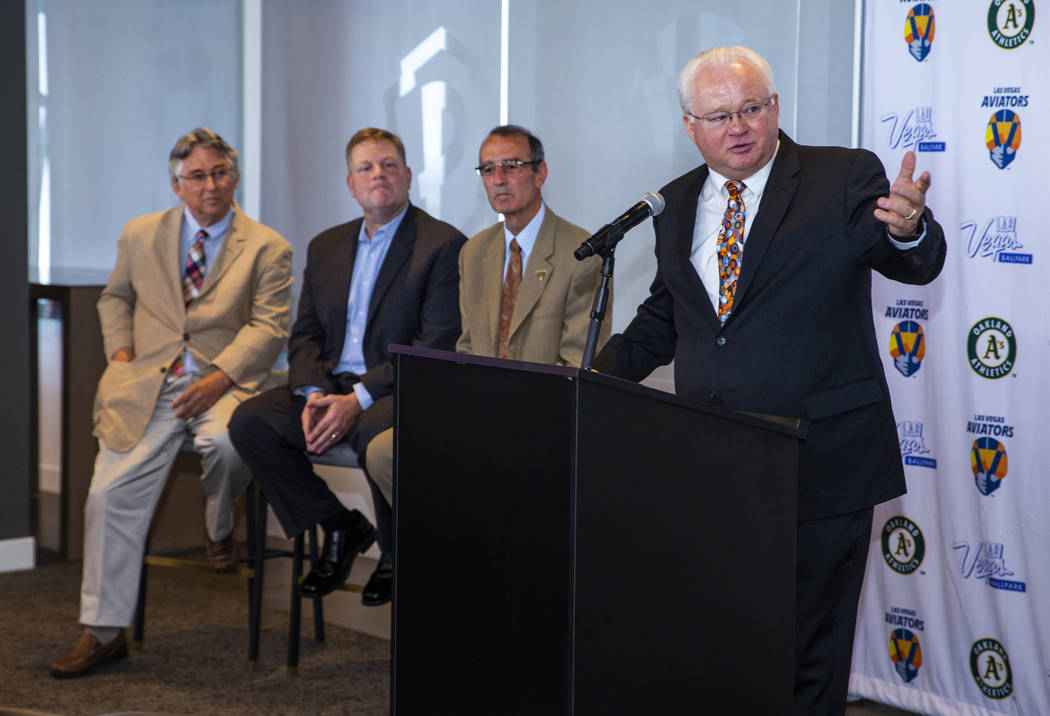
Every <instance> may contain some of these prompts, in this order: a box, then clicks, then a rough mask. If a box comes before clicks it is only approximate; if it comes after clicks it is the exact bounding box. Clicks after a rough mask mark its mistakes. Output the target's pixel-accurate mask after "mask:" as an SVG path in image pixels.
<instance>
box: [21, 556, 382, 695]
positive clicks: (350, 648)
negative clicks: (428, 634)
mask: <svg viewBox="0 0 1050 716" xmlns="http://www.w3.org/2000/svg"><path fill="white" fill-rule="evenodd" d="M149 585H150V586H149V589H150V591H149V598H148V600H147V611H146V635H145V640H144V648H143V650H142V651H141V652H132V654H131V657H130V658H129V659H128V660H126V661H124V662H122V663H120V664H119V665H113V666H105V667H102V669H100V670H99V671H98V672H96V673H95V674H94V675H91V676H88V677H84V678H80V679H67V680H57V679H53V678H51V676H50V675H49V673H48V667H49V665H50V664H51V663H52V662H53V661H55V660H57V659H58V658H60V657H62V656H63V655H65V653H67V652H68V651H69V650H70V649H72V648H73V646H74V645H75V644H76V642H77V640H78V639H79V638H80V633H81V628H80V627H79V625H78V624H77V610H78V604H79V596H78V595H79V588H80V564H79V563H54V564H49V565H45V566H42V567H38V568H37V569H35V570H31V571H27V572H14V573H9V574H0V716H2V715H4V714H7V713H12V712H13V713H18V711H17V710H19V709H21V710H32V711H39V712H43V713H46V714H63V715H64V716H74V715H78V714H84V715H90V716H97V715H100V714H112V713H116V712H138V713H148V714H216V715H217V716H222V715H225V714H230V715H231V716H234V715H236V716H240V715H242V714H354V715H355V716H356V715H361V716H371V715H377V716H378V715H379V714H388V713H389V710H390V707H389V694H390V643H389V642H387V641H384V640H382V639H377V638H375V637H371V636H367V635H364V634H360V633H357V632H354V631H351V630H349V629H345V628H342V627H338V626H334V625H331V624H329V625H327V626H326V634H325V636H326V641H325V642H324V643H320V644H318V643H316V642H315V641H314V640H313V632H312V627H311V626H310V625H309V624H307V623H306V622H305V620H304V625H303V639H302V642H301V643H302V646H301V652H300V660H299V675H298V676H297V677H295V678H289V677H288V676H286V674H285V649H286V629H287V615H286V614H282V613H279V612H269V611H267V612H264V613H263V630H262V636H261V642H260V643H261V647H260V655H259V663H258V667H257V669H256V670H255V671H254V672H252V671H250V670H249V669H248V660H247V654H248V598H247V586H246V582H245V581H244V580H242V579H238V578H235V577H227V576H222V577H220V576H213V575H210V574H204V573H200V574H198V573H193V572H187V571H185V570H183V571H179V572H177V573H176V572H175V570H168V569H154V570H152V571H151V573H150V582H149ZM304 611H305V612H306V614H309V612H308V610H304ZM129 637H130V632H129Z"/></svg>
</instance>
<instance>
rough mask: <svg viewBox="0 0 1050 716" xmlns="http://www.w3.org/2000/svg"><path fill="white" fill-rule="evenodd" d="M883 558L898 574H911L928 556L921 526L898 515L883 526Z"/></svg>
mask: <svg viewBox="0 0 1050 716" xmlns="http://www.w3.org/2000/svg"><path fill="white" fill-rule="evenodd" d="M881 541H882V558H883V559H884V560H886V564H887V566H889V568H890V569H892V570H893V571H894V572H897V573H898V574H911V573H912V572H914V571H915V570H916V569H918V568H919V565H920V564H922V558H923V557H925V556H926V540H925V539H924V538H923V536H922V530H920V529H919V526H918V525H917V524H915V523H914V522H912V521H911V520H909V519H908V518H907V517H904V516H902V515H897V516H896V517H891V518H889V519H888V520H886V524H885V525H883V526H882V540H881Z"/></svg>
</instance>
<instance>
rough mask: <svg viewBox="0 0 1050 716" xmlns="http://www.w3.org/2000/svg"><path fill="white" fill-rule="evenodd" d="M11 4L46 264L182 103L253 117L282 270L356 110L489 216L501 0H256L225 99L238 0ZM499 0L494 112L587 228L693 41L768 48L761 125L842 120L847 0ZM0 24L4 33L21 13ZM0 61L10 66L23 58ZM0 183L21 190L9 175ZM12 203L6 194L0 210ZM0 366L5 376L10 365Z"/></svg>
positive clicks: (317, 212) (627, 303)
mask: <svg viewBox="0 0 1050 716" xmlns="http://www.w3.org/2000/svg"><path fill="white" fill-rule="evenodd" d="M26 6H27V7H29V8H30V11H31V13H33V14H35V13H36V11H37V9H38V8H44V9H46V12H47V33H46V36H47V52H46V55H47V60H48V62H47V64H48V70H49V72H48V83H47V84H48V91H47V93H46V95H42V94H40V93H38V92H37V91H36V87H37V86H38V83H39V75H38V73H37V69H38V68H37V63H36V57H37V47H36V23H35V22H30V23H29V25H30V32H29V33H28V34H27V37H28V41H29V58H30V62H29V68H28V70H29V72H28V75H29V86H30V88H31V89H32V91H31V92H30V93H29V97H30V101H29V117H30V118H31V121H30V122H29V143H28V146H29V150H30V165H29V169H28V174H27V176H28V184H29V204H30V227H29V235H28V245H29V247H30V263H33V262H34V261H35V257H36V256H37V251H38V243H37V242H38V234H39V231H40V228H41V226H42V225H43V226H46V225H47V224H48V223H50V226H51V230H50V235H51V264H52V266H58V267H85V268H96V269H109V268H110V267H111V266H112V264H113V262H114V260H115V257H116V241H115V239H116V237H117V235H118V233H119V232H120V230H121V228H122V226H123V224H124V223H125V222H126V221H127V220H128V219H129V218H131V217H133V216H135V215H137V214H141V213H145V212H148V211H156V210H159V209H163V208H166V207H168V206H171V205H173V204H174V203H175V198H174V197H173V196H172V194H171V190H170V188H169V186H168V180H167V176H166V171H165V169H166V167H165V165H166V157H167V153H168V151H169V149H170V147H171V145H172V143H173V142H174V140H175V139H176V137H177V136H178V135H179V134H181V133H183V132H184V131H186V130H188V129H190V128H192V127H193V126H196V125H200V124H203V125H208V126H211V127H212V128H213V129H216V130H217V131H219V132H220V133H221V134H222V135H223V136H225V137H226V138H227V139H228V140H229V141H230V142H231V143H233V144H234V145H235V146H238V147H241V148H242V149H243V147H242V145H241V141H242V139H243V137H244V136H246V133H245V131H244V127H245V126H246V123H245V119H246V117H245V115H246V114H248V115H249V116H247V120H248V124H254V123H257V125H258V129H259V131H260V132H261V137H262V141H261V142H260V143H259V146H260V148H259V150H258V151H254V150H253V149H252V148H251V147H249V148H246V150H245V151H242V164H243V165H244V166H245V167H247V168H248V170H249V171H251V172H256V173H258V175H259V182H260V203H259V208H258V217H257V218H259V219H261V220H262V221H263V222H265V223H267V224H270V225H271V226H273V227H274V228H276V229H277V230H278V231H280V232H281V233H282V234H284V235H285V236H286V237H287V238H288V239H289V241H291V242H292V244H293V246H294V247H295V249H296V268H295V271H296V277H297V281H298V277H299V276H300V275H301V271H302V262H303V257H304V256H305V248H306V244H307V242H308V241H309V239H310V238H311V237H312V236H314V235H315V234H316V233H317V232H318V231H320V230H321V229H323V228H325V227H327V226H330V225H332V224H335V223H338V222H342V221H346V220H349V219H351V218H354V217H356V216H358V215H359V213H360V212H359V210H358V208H357V206H356V204H355V203H354V202H353V200H352V199H351V198H350V197H349V195H348V193H347V191H346V188H345V183H344V182H345V174H346V169H345V165H344V163H343V147H344V146H345V143H346V141H347V139H348V138H349V136H350V135H351V134H352V133H353V132H354V131H355V130H357V129H359V128H360V127H362V126H366V125H375V126H381V127H387V128H389V129H391V130H393V131H395V132H397V133H398V134H400V135H401V136H402V137H403V139H404V140H405V144H406V147H407V150H408V159H409V165H410V166H411V167H412V168H413V170H414V173H415V180H414V183H413V189H412V198H413V201H414V202H416V203H417V204H419V205H421V206H423V207H424V208H426V209H427V210H428V211H430V212H431V213H433V214H435V215H437V216H439V217H440V218H442V219H445V220H446V221H449V222H451V223H453V224H455V225H456V226H458V227H459V228H460V229H461V230H463V231H464V232H465V233H467V234H468V235H471V234H473V233H475V232H477V231H479V230H480V229H482V228H483V227H485V226H487V225H488V224H490V223H492V222H493V221H495V220H496V216H495V215H494V214H493V212H492V211H491V210H490V208H489V207H488V204H487V202H486V200H485V196H484V192H483V189H482V186H481V182H480V180H479V179H478V177H476V176H475V175H474V174H473V172H472V167H473V166H474V165H475V163H476V160H477V149H478V146H479V144H480V143H481V140H482V139H483V138H484V136H485V134H486V133H487V131H488V130H489V129H490V128H491V127H493V126H494V125H496V124H497V123H498V122H499V120H500V114H499V111H500V51H501V39H500V38H501V27H500V15H501V2H500V0H418V1H413V2H390V1H389V0H353V1H349V0H348V1H346V2H337V1H335V0H312V1H310V2H296V3H291V2H286V1H285V0H261V1H260V3H259V4H258V7H259V8H261V14H262V30H261V38H256V39H260V41H261V48H262V49H261V57H262V59H261V67H259V68H258V70H259V72H258V74H259V76H260V77H261V89H260V93H261V98H259V99H258V100H257V102H258V105H259V106H260V107H261V111H258V112H256V110H255V109H252V108H251V107H253V106H254V105H252V104H250V106H249V108H248V109H247V110H246V109H245V106H244V99H243V98H244V96H245V81H244V79H243V78H244V77H245V76H246V74H245V69H246V68H245V67H244V62H245V60H243V59H242V53H243V48H242V45H243V44H244V42H243V41H242V32H243V25H244V23H243V21H242V19H243V17H244V15H245V8H253V7H255V6H256V4H255V3H254V2H252V0H243V2H242V0H179V1H176V0H107V1H106V2H101V1H97V2H82V1H79V0H46V3H45V2H44V0H27V1H26ZM5 8H6V10H5V12H9V13H10V12H13V11H12V10H11V6H10V4H8V5H6V6H5ZM509 10H510V11H509V32H508V38H509V54H508V102H509V117H508V118H509V121H511V122H515V123H519V124H523V125H525V126H527V127H529V128H531V129H533V130H534V131H535V132H536V133H537V134H538V136H540V138H541V139H542V140H543V141H544V144H545V145H546V149H547V157H548V164H549V165H550V178H549V179H548V183H547V185H546V186H545V187H544V197H545V199H546V200H547V202H548V203H549V205H550V206H551V207H552V208H553V209H554V210H555V211H556V212H558V213H559V214H561V215H562V216H564V217H565V218H567V219H569V220H570V221H573V222H575V223H577V224H579V225H581V226H583V227H585V228H588V229H592V230H593V229H596V228H597V227H599V226H601V225H602V224H603V223H605V222H606V221H607V220H608V219H609V218H611V217H613V216H615V215H617V214H619V213H620V212H621V211H622V210H623V209H625V208H626V207H627V206H629V205H631V204H633V203H634V202H635V201H636V200H637V199H638V198H639V197H640V196H641V195H642V194H643V193H644V192H646V191H651V190H656V189H657V188H659V187H660V186H662V185H663V184H665V183H666V182H668V181H670V180H671V179H673V178H674V177H675V176H677V175H679V174H681V173H682V172H684V171H687V170H688V169H690V168H692V167H694V166H695V165H697V164H698V163H699V162H700V157H699V153H698V152H697V150H696V148H695V147H694V146H693V145H692V144H691V142H690V141H689V140H688V138H687V137H686V135H685V133H684V131H683V129H682V124H681V119H680V110H679V109H678V105H677V100H676V96H675V83H676V79H677V75H678V72H679V70H680V69H681V67H682V65H684V64H685V62H686V61H687V60H688V59H689V58H690V57H692V56H693V55H694V54H696V53H697V52H699V51H700V50H702V49H705V48H707V47H709V46H712V45H716V44H746V45H749V46H751V47H753V48H754V49H756V50H757V51H759V52H760V53H762V54H764V55H765V56H766V57H767V58H768V59H769V61H770V63H771V65H772V67H773V71H774V73H775V75H776V81H777V88H778V90H779V92H780V96H781V118H782V124H783V126H784V128H785V129H786V130H787V131H788V132H789V133H790V134H792V135H793V136H794V138H795V139H796V140H799V141H801V142H805V143H818V144H848V143H849V141H850V126H851V117H850V108H851V96H852V86H851V82H852V61H853V34H854V33H853V19H854V18H853V11H854V3H852V2H831V1H830V0H795V1H794V2H785V0H756V1H755V2H750V3H726V2H722V1H721V0H663V1H661V2H659V3H650V4H644V3H639V2H637V0H573V1H571V2H570V1H567V0H509ZM4 26H5V28H6V29H5V32H10V31H13V30H12V28H14V29H17V28H20V27H22V24H21V22H19V23H10V22H8V23H4ZM428 38H430V39H431V40H432V41H433V40H435V39H442V38H443V43H442V44H443V46H442V47H440V48H432V49H434V51H433V52H431V53H429V54H427V53H425V52H424V51H425V49H426V48H427V44H426V42H427V40H428ZM249 44H251V43H249ZM19 45H20V43H19V44H15V43H14V42H8V43H5V45H4V50H3V51H4V52H7V53H10V54H19V52H20V49H19ZM420 53H424V56H423V57H422V58H420V57H419V55H420ZM413 58H417V60H418V61H413ZM12 66H14V65H10V64H9V65H5V67H12ZM247 69H249V70H251V69H253V68H252V67H249V68H247ZM248 74H249V75H251V74H252V73H251V72H249V73H248ZM5 75H6V77H5V82H9V81H11V77H15V78H16V79H18V78H20V77H21V76H22V73H21V72H7V73H5ZM247 94H248V96H251V88H249V91H248V93H247ZM12 108H14V109H12ZM21 111H22V110H20V109H18V108H17V107H15V105H11V104H8V105H6V108H5V117H8V118H10V117H14V118H15V120H16V121H15V123H16V124H17V123H18V120H19V118H20V117H24V115H23V114H21ZM256 113H257V114H258V115H259V116H255V114H256ZM41 117H42V118H43V125H41V122H40V119H41ZM5 121H6V120H5ZM41 126H44V127H45V130H46V131H43V132H41V131H40V127H41ZM24 128H25V125H22V127H21V128H19V132H22V131H23V130H24ZM7 136H21V135H20V134H18V133H14V134H8V135H7ZM44 155H47V156H48V157H50V160H51V166H50V171H51V180H50V207H51V208H50V213H49V215H48V216H46V217H45V220H44V221H43V222H39V221H38V213H39V207H40V206H41V200H42V197H43V193H42V191H41V186H42V183H41V169H42V166H43V164H42V161H41V158H42V157H43V156H44ZM21 174H22V173H21V172H19V171H13V172H12V171H8V172H6V173H5V176H7V177H14V178H15V179H17V178H18V177H20V176H21ZM5 197H6V198H8V199H10V200H11V201H12V202H14V204H15V205H17V207H24V205H25V202H24V197H23V198H22V199H21V200H20V199H19V198H18V196H17V194H16V193H14V192H5ZM20 202H21V203H20ZM16 215H17V216H18V217H24V212H22V213H19V212H15V213H12V212H7V213H6V216H7V217H12V216H16ZM6 223H7V227H8V230H9V232H10V235H11V236H13V237H21V236H24V235H26V232H25V229H24V228H22V227H21V225H12V221H11V219H10V218H8V219H7V220H6ZM17 223H18V219H16V220H15V224H17ZM14 243H18V244H19V245H18V247H16V252H15V254H16V256H15V259H16V260H14V261H9V262H7V265H8V266H9V267H10V266H24V265H25V258H26V257H25V253H24V250H25V243H26V242H21V241H19V240H18V239H17V238H16V240H15V241H14ZM652 245H653V234H652V229H651V226H650V225H649V224H644V225H642V226H640V227H638V228H637V229H635V230H634V231H632V232H631V234H630V235H629V236H628V238H627V239H626V240H625V241H624V242H623V243H622V244H621V245H620V248H619V250H618V252H617V259H618V260H617V276H616V282H615V300H614V304H613V312H612V324H613V328H614V329H620V328H622V327H623V326H624V325H626V323H627V322H628V321H629V320H630V318H631V317H632V316H633V314H634V309H635V307H636V306H637V304H638V303H639V302H640V301H641V300H642V299H644V297H645V295H646V293H647V288H648V285H649V282H650V281H651V279H652V275H653V271H654V268H655V262H654V259H653V256H652ZM592 260H597V259H592ZM20 280H21V281H22V282H23V283H22V285H21V286H19V285H17V284H16V283H11V282H7V283H5V284H4V288H3V290H4V291H11V292H13V294H17V295H18V297H19V300H20V301H21V300H24V299H23V298H22V297H23V296H24V295H25V293H24V290H23V289H24V275H23V274H21V273H20ZM297 288H298V286H296V290H297ZM20 291H21V293H19V292H20ZM13 305H17V304H13ZM16 313H17V314H18V315H17V316H15V314H16ZM10 320H12V321H14V325H13V326H12V328H11V330H9V332H8V335H14V336H16V337H18V338H19V340H17V341H15V342H14V343H13V344H14V345H20V346H21V345H24V344H25V340H24V335H25V325H24V324H22V323H20V321H21V320H22V314H21V313H20V312H12V318H11V319H10ZM15 359H18V360H24V357H23V355H22V352H18V353H17V355H11V354H5V356H4V360H15ZM11 374H16V375H24V374H25V369H24V366H22V365H20V364H19V365H15V366H13V372H12V373H11ZM663 375H666V372H664V373H663ZM15 388H16V389H17V390H24V386H23V385H22V384H18V385H16V386H15ZM25 403H26V401H25V400H19V401H16V402H15V404H22V405H24V404H25ZM7 420H9V421H13V422H14V423H15V425H12V426H9V429H8V430H6V431H5V436H6V437H5V439H9V440H10V443H11V445H12V446H13V447H12V449H13V450H14V452H9V453H8V455H14V456H15V457H18V456H20V455H21V454H22V453H23V452H24V450H25V447H24V446H25V443H26V441H25V438H24V436H25V427H26V426H25V422H26V421H25V418H24V416H23V415H21V414H20V413H18V412H17V411H16V412H14V413H10V412H9V413H8V418H7ZM8 464H9V465H12V466H15V467H14V468H12V470H11V475H15V474H16V473H18V470H21V469H22V468H20V467H18V463H16V462H14V461H10V460H9V461H8ZM7 483H11V484H10V485H8V484H7ZM15 483H18V484H17V485H15ZM24 489H25V485H24V478H23V476H22V475H21V474H20V473H18V474H17V479H15V478H14V477H12V478H5V485H4V491H5V495H15V496H16V498H18V497H19V496H20V495H21V494H22V493H21V492H20V491H24ZM19 499H20V498H19ZM0 503H2V504H3V505H4V507H0V509H4V510H6V509H8V507H7V506H8V505H12V504H14V505H15V506H14V507H11V509H13V510H15V512H17V513H18V514H19V515H20V516H21V517H24V515H22V511H21V510H20V508H19V507H18V506H17V505H19V504H21V503H20V502H17V501H16V502H15V503H12V502H11V501H10V500H4V501H0ZM2 524H3V525H4V527H0V529H5V528H7V527H9V526H10V525H12V524H19V525H20V524H22V523H21V522H19V521H15V522H12V521H11V520H8V519H4V520H2ZM12 529H15V530H16V531H17V530H18V529H21V528H19V527H13V528H12ZM22 534H24V529H23V531H22Z"/></svg>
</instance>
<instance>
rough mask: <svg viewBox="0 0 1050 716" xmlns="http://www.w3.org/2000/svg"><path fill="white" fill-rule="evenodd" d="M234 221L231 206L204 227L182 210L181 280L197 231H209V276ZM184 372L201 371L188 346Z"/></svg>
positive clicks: (206, 263) (206, 242) (206, 261)
mask: <svg viewBox="0 0 1050 716" xmlns="http://www.w3.org/2000/svg"><path fill="white" fill-rule="evenodd" d="M232 223H233V209H232V208H231V209H230V210H229V211H228V212H226V216H224V217H222V218H221V219H219V221H217V222H215V223H214V224H212V225H211V226H204V227H202V226H201V225H200V224H199V223H198V222H197V219H195V218H194V217H193V214H191V213H190V210H189V209H188V208H184V209H183V212H182V232H181V233H180V234H179V280H180V281H181V280H182V277H183V276H185V275H186V261H187V260H188V259H189V256H190V248H191V247H192V246H193V244H195V243H196V242H197V232H198V231H200V230H201V229H202V228H203V229H204V230H205V231H207V232H208V237H207V238H206V239H204V271H203V274H204V277H205V278H206V277H207V276H208V271H210V270H211V265H212V262H213V260H214V259H215V257H216V256H217V255H218V254H219V248H220V247H221V246H222V241H223V239H225V238H226V232H227V231H229V230H230V224H232ZM182 372H183V374H187V373H199V372H200V371H199V370H198V369H197V364H196V363H195V362H194V361H193V356H191V355H190V349H189V348H187V349H186V352H185V354H183V356H182Z"/></svg>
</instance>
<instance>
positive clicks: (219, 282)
mask: <svg viewBox="0 0 1050 716" xmlns="http://www.w3.org/2000/svg"><path fill="white" fill-rule="evenodd" d="M182 219H183V207H182V206H181V205H180V206H178V207H175V208H173V209H169V210H168V211H164V212H157V213H154V214H147V215H146V216H141V217H139V218H137V219H133V220H131V221H130V222H128V225H127V226H126V227H125V228H124V233H123V234H122V235H121V237H120V239H119V241H118V246H117V264H116V266H115V267H114V268H113V272H112V273H111V274H110V277H109V283H108V284H107V285H106V288H105V289H104V290H103V292H102V296H101V297H100V298H99V301H98V315H99V321H100V322H101V324H102V340H103V343H104V346H105V351H106V359H107V360H109V358H110V357H111V356H112V355H113V352H114V351H116V350H117V349H118V348H120V347H121V346H131V347H132V348H133V349H134V351H135V360H133V361H131V362H130V363H127V362H120V361H110V362H109V365H108V366H107V367H106V370H105V372H104V373H103V374H102V378H101V380H99V384H98V392H97V393H96V394H95V414H94V422H95V435H96V437H98V438H99V440H100V441H102V443H103V445H105V446H106V447H107V448H109V449H111V450H117V451H119V452H125V451H127V450H130V449H131V448H132V447H134V446H135V444H136V443H137V442H138V441H139V439H140V438H141V437H142V435H143V433H144V432H145V430H146V425H147V424H148V423H149V420H150V417H151V416H152V415H153V409H154V406H155V404H156V401H157V396H158V395H159V394H160V390H161V386H162V384H163V382H164V377H165V375H166V373H167V370H168V367H169V366H170V365H171V363H172V361H174V360H175V357H176V356H178V355H179V353H181V352H182V351H183V350H185V349H186V348H187V347H188V348H189V350H190V354H191V355H192V356H193V360H194V361H195V362H196V364H197V366H198V367H199V368H200V370H201V372H202V373H204V374H208V373H210V372H212V371H213V370H215V369H216V368H221V369H222V371H223V372H224V373H226V375H228V376H229V377H230V379H231V380H233V382H234V384H235V385H234V387H233V388H231V389H230V390H231V392H232V393H233V394H234V395H236V396H237V397H238V398H239V399H241V400H243V399H245V398H247V397H249V396H251V395H252V394H253V393H255V392H256V391H257V390H258V389H259V386H260V384H261V383H262V382H263V381H264V380H265V379H266V378H267V377H268V375H269V371H270V369H271V367H272V366H273V364H274V361H275V360H276V359H277V356H278V354H279V353H280V351H281V348H282V347H283V345H284V341H285V340H286V338H287V337H288V316H289V312H290V303H291V286H292V247H291V246H290V245H289V244H288V242H287V241H285V240H284V239H283V238H282V237H281V236H280V234H278V233H277V232H275V231H273V230H272V229H269V228H267V227H265V226H263V225H262V224H260V223H258V222H255V221H253V220H252V219H250V218H248V217H247V216H245V215H244V214H243V213H242V212H241V210H240V208H239V207H237V206H234V215H233V221H232V222H231V223H230V229H229V231H228V232H227V234H226V237H225V238H224V239H223V242H222V246H221V247H220V248H219V250H218V251H217V252H216V254H215V256H214V258H213V257H208V264H209V269H208V272H207V275H206V276H205V279H204V284H203V285H202V286H201V292H200V295H199V296H198V297H197V298H196V299H195V300H194V301H192V302H191V303H190V305H189V307H186V306H185V304H184V302H183V298H182V267H181V266H180V265H179V263H180V261H179V233H180V230H181V227H182Z"/></svg>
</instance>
